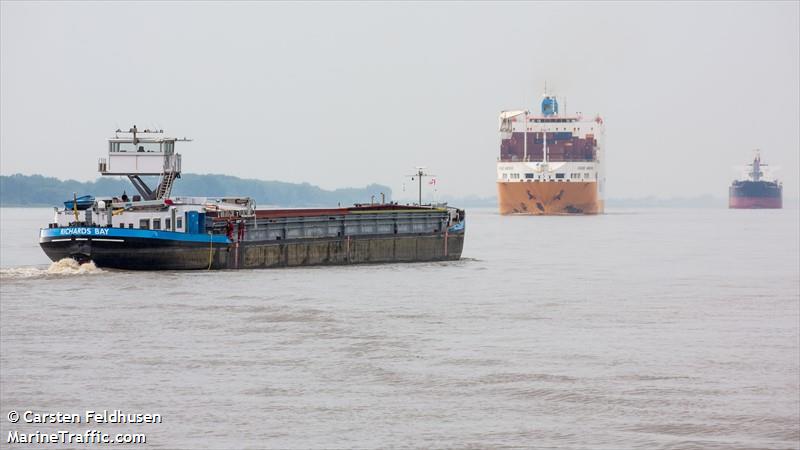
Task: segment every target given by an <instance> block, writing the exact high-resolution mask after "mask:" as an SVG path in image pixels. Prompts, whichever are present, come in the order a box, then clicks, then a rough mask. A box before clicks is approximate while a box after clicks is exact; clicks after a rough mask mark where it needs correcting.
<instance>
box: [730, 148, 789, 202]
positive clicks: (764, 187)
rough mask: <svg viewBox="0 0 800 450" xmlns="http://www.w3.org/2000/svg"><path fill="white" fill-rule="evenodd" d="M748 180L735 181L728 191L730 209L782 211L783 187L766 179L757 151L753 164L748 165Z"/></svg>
mask: <svg viewBox="0 0 800 450" xmlns="http://www.w3.org/2000/svg"><path fill="white" fill-rule="evenodd" d="M748 166H749V167H750V171H749V172H748V173H747V177H748V179H747V180H734V181H733V183H732V184H731V186H730V188H729V189H728V207H729V208H731V209H762V208H763V209H780V208H782V207H783V186H782V185H781V183H780V182H779V181H778V180H766V179H764V172H763V171H762V170H761V168H762V167H763V166H766V164H764V163H762V162H761V154H760V153H759V151H758V150H756V156H755V157H754V158H753V162H752V163H751V164H748Z"/></svg>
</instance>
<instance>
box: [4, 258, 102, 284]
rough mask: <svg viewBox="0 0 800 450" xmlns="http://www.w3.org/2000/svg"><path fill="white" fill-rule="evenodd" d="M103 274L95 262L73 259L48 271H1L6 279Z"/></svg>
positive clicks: (33, 269) (64, 259) (60, 262)
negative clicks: (79, 261)
mask: <svg viewBox="0 0 800 450" xmlns="http://www.w3.org/2000/svg"><path fill="white" fill-rule="evenodd" d="M97 273H103V270H102V269H99V268H98V267H97V266H96V265H95V264H94V262H93V261H89V262H87V263H85V264H80V263H78V261H75V260H74V259H72V258H63V259H60V260H58V261H56V262H54V263H52V264H50V267H48V268H46V269H42V268H40V267H30V266H29V267H9V268H3V269H0V277H1V278H5V279H22V278H37V277H47V276H70V275H92V274H97Z"/></svg>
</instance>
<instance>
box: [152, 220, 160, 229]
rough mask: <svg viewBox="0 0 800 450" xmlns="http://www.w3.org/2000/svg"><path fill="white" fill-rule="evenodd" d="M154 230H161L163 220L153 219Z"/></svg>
mask: <svg viewBox="0 0 800 450" xmlns="http://www.w3.org/2000/svg"><path fill="white" fill-rule="evenodd" d="M153 229H154V230H160V229H161V219H153Z"/></svg>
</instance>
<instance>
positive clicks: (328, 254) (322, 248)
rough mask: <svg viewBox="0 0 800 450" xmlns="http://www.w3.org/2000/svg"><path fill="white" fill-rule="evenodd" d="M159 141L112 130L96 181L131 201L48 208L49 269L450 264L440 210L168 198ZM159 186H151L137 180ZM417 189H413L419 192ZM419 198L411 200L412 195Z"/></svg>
mask: <svg viewBox="0 0 800 450" xmlns="http://www.w3.org/2000/svg"><path fill="white" fill-rule="evenodd" d="M162 133H163V131H160V130H157V131H150V130H144V131H139V130H137V128H136V126H134V127H133V128H131V129H130V131H128V132H123V131H121V130H117V134H116V136H114V137H113V138H111V139H109V141H108V145H109V147H108V157H107V158H101V159H100V161H99V162H98V170H99V172H100V173H101V174H102V175H111V176H125V177H127V178H128V179H129V180H130V181H131V182H132V183H133V185H134V187H135V188H136V190H137V191H138V192H139V194H137V195H134V196H133V197H132V198H128V196H127V195H122V196H121V197H96V198H95V197H93V196H88V195H87V196H82V197H77V195H73V199H72V200H71V201H67V202H64V207H63V208H55V214H54V217H53V221H52V222H51V223H50V224H49V225H48V226H47V228H43V229H41V230H40V233H39V245H40V246H41V247H42V250H44V252H45V253H46V254H47V256H48V257H49V258H50V259H51V260H53V261H58V260H60V259H62V258H72V259H75V260H77V261H79V262H88V261H94V262H95V264H96V265H97V266H98V267H109V268H117V269H136V270H163V269H178V270H184V269H243V268H257V267H286V266H310V265H333V264H359V263H391V262H418V261H446V260H457V259H459V258H460V257H461V250H462V248H463V246H464V232H465V230H464V223H465V222H464V211H463V210H461V209H456V208H452V207H448V206H446V205H422V204H417V205H399V204H397V203H384V202H381V203H369V204H357V205H354V206H351V207H345V208H342V207H337V208H314V209H308V208H304V209H256V204H255V201H254V200H253V199H251V198H248V197H225V198H212V197H184V196H170V193H171V191H172V187H173V184H174V183H175V181H176V180H177V179H178V178H180V174H181V155H180V154H178V153H176V152H175V144H176V142H179V141H186V140H187V139H176V138H170V137H164V136H162ZM148 176H149V177H153V176H157V177H159V182H158V184H157V186H156V187H155V188H154V189H153V188H151V187H150V186H148V184H147V182H146V178H145V179H143V178H142V177H148ZM420 187H421V184H420ZM420 198H421V195H420Z"/></svg>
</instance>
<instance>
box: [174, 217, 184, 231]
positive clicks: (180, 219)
mask: <svg viewBox="0 0 800 450" xmlns="http://www.w3.org/2000/svg"><path fill="white" fill-rule="evenodd" d="M175 228H177V229H179V230H180V229H182V228H183V217H178V218H177V219H175Z"/></svg>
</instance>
